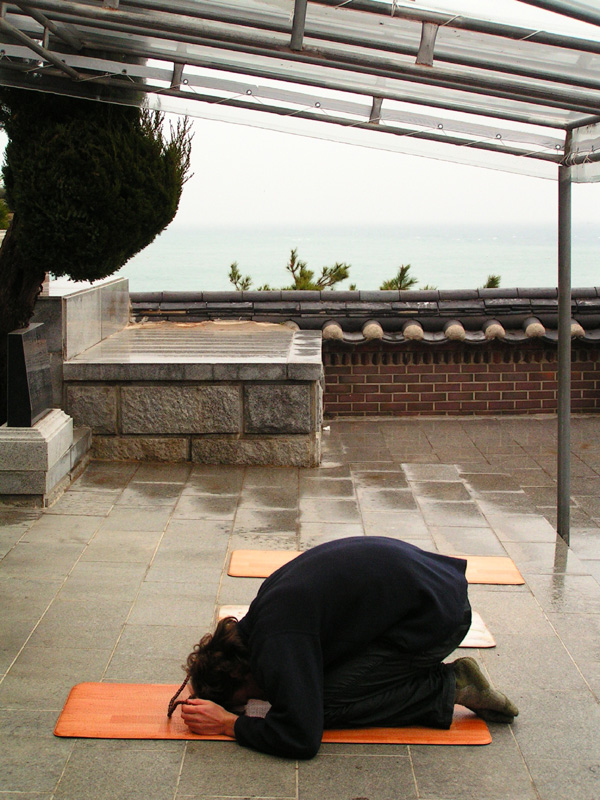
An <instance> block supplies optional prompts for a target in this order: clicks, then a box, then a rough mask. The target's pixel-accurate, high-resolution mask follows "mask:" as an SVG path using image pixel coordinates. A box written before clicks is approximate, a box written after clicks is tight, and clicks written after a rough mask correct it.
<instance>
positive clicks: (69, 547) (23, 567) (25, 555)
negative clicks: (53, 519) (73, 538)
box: [1, 542, 85, 581]
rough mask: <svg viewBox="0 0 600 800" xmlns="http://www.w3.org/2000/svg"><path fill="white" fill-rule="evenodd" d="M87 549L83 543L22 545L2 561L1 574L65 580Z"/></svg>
mask: <svg viewBox="0 0 600 800" xmlns="http://www.w3.org/2000/svg"><path fill="white" fill-rule="evenodd" d="M84 548H85V545H84V544H83V543H81V542H73V543H70V542H66V543H64V544H62V543H56V544H55V543H52V542H36V543H33V542H19V543H18V544H16V545H15V546H14V547H13V548H11V550H10V552H9V553H7V555H6V556H5V557H4V558H3V559H2V562H1V564H2V575H3V577H4V578H16V579H21V578H23V577H24V576H27V578H29V579H31V580H34V581H38V580H41V581H44V580H50V581H53V580H56V579H58V578H66V576H67V575H68V573H69V572H70V570H71V569H72V567H73V565H74V564H75V562H76V561H77V560H78V559H79V557H80V556H81V554H82V553H83V551H84Z"/></svg>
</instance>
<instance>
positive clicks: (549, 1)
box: [519, 0, 600, 25]
mask: <svg viewBox="0 0 600 800" xmlns="http://www.w3.org/2000/svg"><path fill="white" fill-rule="evenodd" d="M519 2H520V3H527V5H528V6H536V7H537V8H543V9H545V10H546V11H553V12H554V13H555V14H562V15H563V16H565V17H573V19H579V20H581V21H582V22H589V23H590V24H591V25H600V11H597V10H596V9H593V8H590V6H588V5H584V4H583V3H576V2H573V0H519Z"/></svg>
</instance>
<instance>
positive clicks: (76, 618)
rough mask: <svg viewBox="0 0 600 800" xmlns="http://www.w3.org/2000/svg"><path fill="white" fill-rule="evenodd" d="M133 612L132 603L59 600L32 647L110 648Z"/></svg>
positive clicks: (48, 614) (94, 599) (51, 609)
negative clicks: (72, 644) (73, 645)
mask: <svg viewBox="0 0 600 800" xmlns="http://www.w3.org/2000/svg"><path fill="white" fill-rule="evenodd" d="M130 610H131V600H122V601H118V600H99V599H97V598H93V599H84V600H83V601H76V600H73V601H71V600H62V599H56V600H54V602H53V603H52V604H51V605H50V607H49V608H48V610H47V611H46V613H45V614H44V616H43V618H42V619H41V620H40V623H39V625H38V626H37V628H36V629H35V631H34V632H33V634H32V636H31V639H30V640H29V645H30V646H32V647H58V646H60V645H62V646H64V647H70V646H71V643H72V642H75V641H76V642H77V644H78V647H81V648H82V649H87V650H91V649H94V648H100V649H102V648H106V649H108V648H110V647H112V645H113V643H114V642H115V641H116V639H117V637H118V635H119V633H120V631H121V628H122V627H123V625H124V624H125V622H126V620H127V616H128V614H129V611H130Z"/></svg>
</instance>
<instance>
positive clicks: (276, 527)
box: [233, 508, 298, 534]
mask: <svg viewBox="0 0 600 800" xmlns="http://www.w3.org/2000/svg"><path fill="white" fill-rule="evenodd" d="M297 520H298V512H297V511H296V510H295V509H294V510H287V511H281V510H270V509H262V510H261V509H250V508H242V509H239V510H238V512H237V514H236V515H235V520H234V522H233V532H234V533H239V534H253V533H256V534H267V533H294V534H295V533H296V527H297Z"/></svg>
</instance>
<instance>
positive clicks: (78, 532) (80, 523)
mask: <svg viewBox="0 0 600 800" xmlns="http://www.w3.org/2000/svg"><path fill="white" fill-rule="evenodd" d="M103 520H104V517H99V516H87V515H86V516H69V515H67V514H55V515H52V514H44V516H43V517H41V518H40V519H38V520H37V521H36V522H34V523H33V525H32V526H31V527H30V528H29V530H28V531H27V532H26V533H25V534H23V537H22V539H21V541H22V542H39V543H44V542H46V543H48V544H49V543H51V542H52V543H73V542H82V543H83V544H87V543H88V542H89V541H90V539H91V538H92V537H93V535H94V534H95V533H96V531H97V530H98V528H99V527H100V525H101V524H102V521H103Z"/></svg>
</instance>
